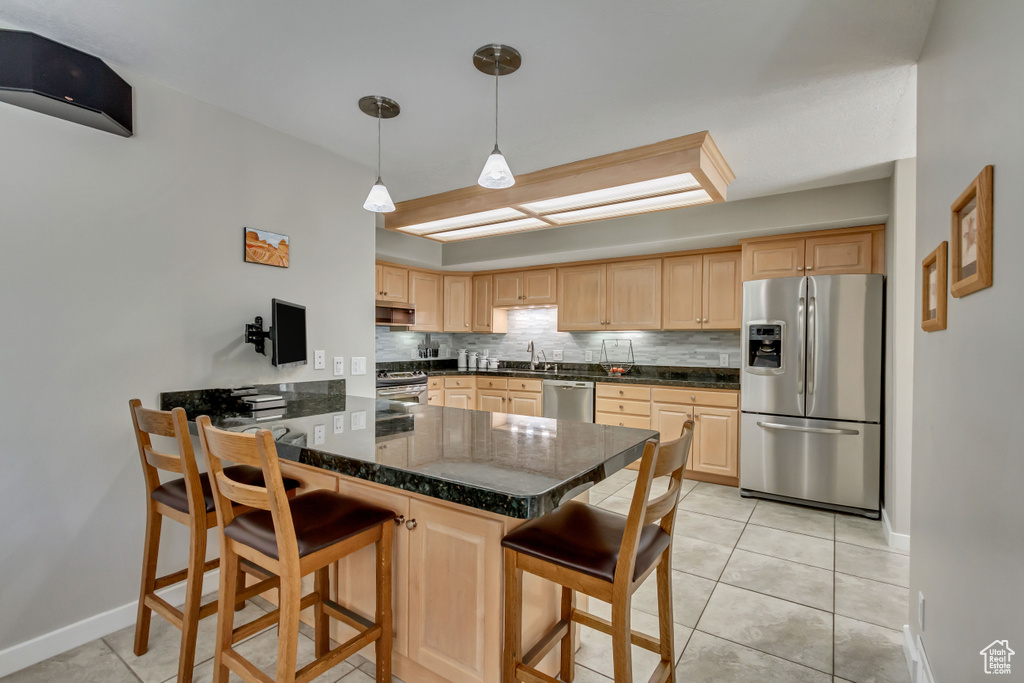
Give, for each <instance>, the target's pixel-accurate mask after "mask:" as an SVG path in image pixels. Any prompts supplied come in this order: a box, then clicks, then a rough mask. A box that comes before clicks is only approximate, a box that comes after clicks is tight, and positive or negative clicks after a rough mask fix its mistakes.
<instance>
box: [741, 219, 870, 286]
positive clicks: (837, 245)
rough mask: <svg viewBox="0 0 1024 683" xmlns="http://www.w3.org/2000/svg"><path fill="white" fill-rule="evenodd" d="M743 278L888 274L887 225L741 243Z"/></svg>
mask: <svg viewBox="0 0 1024 683" xmlns="http://www.w3.org/2000/svg"><path fill="white" fill-rule="evenodd" d="M740 244H741V245H742V247H743V279H744V280H765V279H768V278H773V277H796V276H800V275H842V274H851V273H852V274H856V273H882V274H884V273H885V226H882V225H872V226H865V227H863V228H840V229H837V230H822V231H819V232H807V233H797V234H795V235H788V236H775V237H771V238H765V237H755V238H751V239H746V240H740Z"/></svg>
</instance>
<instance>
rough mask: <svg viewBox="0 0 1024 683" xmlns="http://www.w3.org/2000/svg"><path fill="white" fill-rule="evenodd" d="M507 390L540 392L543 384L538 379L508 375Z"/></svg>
mask: <svg viewBox="0 0 1024 683" xmlns="http://www.w3.org/2000/svg"><path fill="white" fill-rule="evenodd" d="M508 388H509V390H510V391H511V390H515V391H531V392H536V393H538V394H539V393H540V392H541V389H542V388H543V385H542V384H541V380H539V379H523V378H521V377H509V378H508Z"/></svg>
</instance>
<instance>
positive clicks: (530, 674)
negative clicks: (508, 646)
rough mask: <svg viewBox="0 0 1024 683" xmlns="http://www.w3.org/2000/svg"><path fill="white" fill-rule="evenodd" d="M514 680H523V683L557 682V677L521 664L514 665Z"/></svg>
mask: <svg viewBox="0 0 1024 683" xmlns="http://www.w3.org/2000/svg"><path fill="white" fill-rule="evenodd" d="M516 680H517V681H523V683H559V680H558V679H557V678H552V677H551V676H548V675H547V674H545V673H541V672H540V671H537V670H536V669H531V668H530V667H528V666H523V665H522V664H520V665H518V666H517V667H516Z"/></svg>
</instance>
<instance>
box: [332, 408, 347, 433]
mask: <svg viewBox="0 0 1024 683" xmlns="http://www.w3.org/2000/svg"><path fill="white" fill-rule="evenodd" d="M334 433H335V434H344V433H345V413H338V414H337V415H335V416H334Z"/></svg>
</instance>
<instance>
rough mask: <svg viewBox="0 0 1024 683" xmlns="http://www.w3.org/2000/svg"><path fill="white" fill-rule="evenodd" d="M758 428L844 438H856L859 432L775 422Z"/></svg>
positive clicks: (759, 425) (760, 423)
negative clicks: (836, 435) (841, 436)
mask: <svg viewBox="0 0 1024 683" xmlns="http://www.w3.org/2000/svg"><path fill="white" fill-rule="evenodd" d="M757 426H758V427H764V428H765V429H784V430H786V431H790V432H808V433H810V434H841V435H845V436H857V435H858V434H860V430H857V429H835V428H831V427H799V426H796V425H784V424H778V423H775V422H758V423H757Z"/></svg>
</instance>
